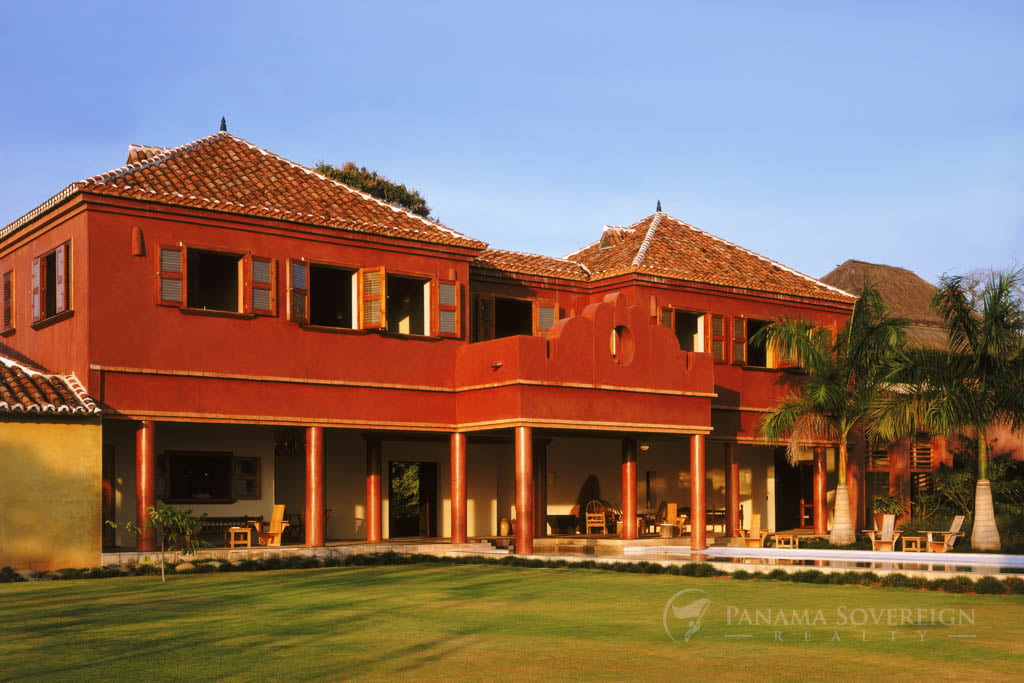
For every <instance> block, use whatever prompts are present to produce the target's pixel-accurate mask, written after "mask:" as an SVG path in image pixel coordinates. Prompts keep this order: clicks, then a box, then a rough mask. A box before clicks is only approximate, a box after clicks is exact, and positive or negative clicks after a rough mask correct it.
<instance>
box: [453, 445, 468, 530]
mask: <svg viewBox="0 0 1024 683" xmlns="http://www.w3.org/2000/svg"><path fill="white" fill-rule="evenodd" d="M451 459H452V467H451V470H452V485H451V491H452V513H451V514H452V543H465V542H466V514H467V509H466V435H465V434H463V433H462V432H455V433H454V434H452V437H451Z"/></svg>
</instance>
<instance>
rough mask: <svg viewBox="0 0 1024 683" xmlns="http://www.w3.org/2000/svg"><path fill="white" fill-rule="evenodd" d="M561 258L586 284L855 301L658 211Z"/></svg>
mask: <svg viewBox="0 0 1024 683" xmlns="http://www.w3.org/2000/svg"><path fill="white" fill-rule="evenodd" d="M566 258H567V259H570V260H572V261H578V262H580V263H582V264H583V265H585V266H586V267H587V268H588V269H589V270H590V272H591V277H590V279H591V280H599V279H604V278H608V277H613V276H616V275H622V274H624V273H645V274H651V275H661V276H665V277H671V278H677V279H680V280H688V281H690V282H699V283H705V284H711V285H718V286H722V287H733V288H739V289H747V290H753V291H760V292H770V293H775V294H788V295H793V296H802V297H809V298H813V299H824V300H828V301H838V302H842V303H847V304H852V303H853V301H854V300H855V299H856V297H854V296H852V295H850V294H849V293H847V292H844V291H843V290H841V289H839V288H837V287H833V286H830V285H828V284H825V283H823V282H820V281H818V280H815V279H814V278H812V277H810V276H809V275H804V274H803V273H799V272H797V271H795V270H793V269H792V268H789V267H787V266H784V265H782V264H781V263H778V262H776V261H772V260H771V259H769V258H767V257H764V256H761V255H760V254H756V253H754V252H752V251H750V250H749V249H744V248H743V247H741V246H739V245H736V244H733V243H732V242H728V241H726V240H723V239H721V238H720V237H716V236H714V235H712V234H710V233H707V232H704V231H703V230H699V229H698V228H695V227H693V226H692V225H689V224H687V223H684V222H683V221H681V220H679V219H678V218H673V217H672V216H669V215H668V214H665V213H660V212H659V213H655V214H652V215H650V216H648V217H647V218H644V219H643V220H640V221H638V222H636V223H634V224H633V225H631V226H628V227H625V228H612V227H606V228H605V229H604V232H603V234H602V237H601V239H600V240H599V241H597V242H594V243H593V244H591V245H589V246H587V247H584V248H583V249H580V250H579V251H577V252H574V253H572V254H569V255H568V256H567V257H566Z"/></svg>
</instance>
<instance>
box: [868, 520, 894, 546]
mask: <svg viewBox="0 0 1024 683" xmlns="http://www.w3.org/2000/svg"><path fill="white" fill-rule="evenodd" d="M866 533H867V535H868V537H869V538H871V549H872V550H880V551H892V550H896V541H898V540H899V538H900V534H901V533H903V532H901V531H897V530H896V515H885V516H884V517H882V528H881V529H880V530H879V531H875V530H873V529H872V530H870V531H867V532H866Z"/></svg>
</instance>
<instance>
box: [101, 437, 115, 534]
mask: <svg viewBox="0 0 1024 683" xmlns="http://www.w3.org/2000/svg"><path fill="white" fill-rule="evenodd" d="M114 476H115V475H114V447H113V445H111V444H108V443H105V444H103V511H102V517H101V523H102V524H103V541H102V542H103V546H104V547H111V546H113V545H114V543H115V542H116V536H115V533H114V527H112V526H109V525H107V521H108V520H109V521H111V522H116V521H117V504H116V496H117V492H116V489H115V485H116V481H115V478H114Z"/></svg>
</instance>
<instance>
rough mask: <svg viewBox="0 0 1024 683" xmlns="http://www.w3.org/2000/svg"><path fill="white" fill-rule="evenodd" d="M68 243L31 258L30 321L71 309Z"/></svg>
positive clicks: (46, 317)
mask: <svg viewBox="0 0 1024 683" xmlns="http://www.w3.org/2000/svg"><path fill="white" fill-rule="evenodd" d="M69 254H70V249H69V244H68V243H67V242H65V243H64V244H62V245H60V246H59V247H57V248H56V249H54V250H53V251H50V252H47V253H45V254H43V255H42V256H37V257H36V258H35V259H33V260H32V321H33V322H40V321H43V320H46V319H48V318H53V317H55V316H58V315H60V314H61V313H65V312H67V311H69V310H71V306H70V301H69V299H70V288H69V287H68V284H69V283H68V280H69V278H68V270H69V268H68V265H69V260H70V259H69Z"/></svg>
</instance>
